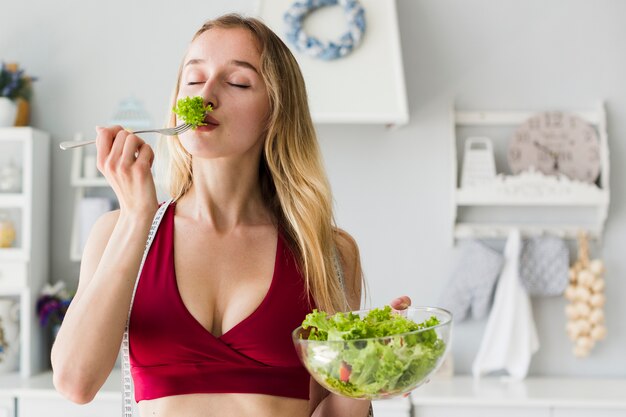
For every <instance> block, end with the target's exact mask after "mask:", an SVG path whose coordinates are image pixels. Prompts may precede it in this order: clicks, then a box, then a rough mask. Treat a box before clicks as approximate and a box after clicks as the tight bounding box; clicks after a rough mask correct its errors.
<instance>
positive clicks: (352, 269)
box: [335, 228, 363, 310]
mask: <svg viewBox="0 0 626 417" xmlns="http://www.w3.org/2000/svg"><path fill="white" fill-rule="evenodd" d="M335 244H336V245H337V250H338V251H339V257H340V258H341V266H342V268H343V272H344V278H345V287H346V296H347V297H348V302H349V303H350V307H351V308H352V309H355V310H356V309H358V308H360V303H361V290H362V286H363V273H362V271H361V256H360V254H359V247H358V245H357V243H356V241H355V240H354V238H353V237H352V236H351V235H350V234H349V233H348V232H346V231H345V230H343V229H339V228H337V229H335Z"/></svg>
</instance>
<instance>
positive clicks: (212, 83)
mask: <svg viewBox="0 0 626 417" xmlns="http://www.w3.org/2000/svg"><path fill="white" fill-rule="evenodd" d="M217 83H218V81H217V80H208V81H207V82H205V83H204V86H203V87H202V91H201V92H200V95H201V96H202V98H203V99H204V102H205V103H206V104H207V105H208V104H210V105H211V107H212V108H213V110H215V109H216V108H217V106H218V105H219V101H218V99H217V89H218V88H219V86H218V84H217Z"/></svg>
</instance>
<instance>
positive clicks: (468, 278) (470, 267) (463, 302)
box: [439, 240, 504, 321]
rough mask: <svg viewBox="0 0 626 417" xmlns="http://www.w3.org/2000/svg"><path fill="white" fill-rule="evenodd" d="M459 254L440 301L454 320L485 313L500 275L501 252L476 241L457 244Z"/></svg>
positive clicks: (482, 316)
mask: <svg viewBox="0 0 626 417" xmlns="http://www.w3.org/2000/svg"><path fill="white" fill-rule="evenodd" d="M459 251H460V252H459V257H458V260H457V262H456V264H455V267H454V269H453V272H452V276H451V277H450V279H449V281H448V284H447V286H446V288H445V289H444V291H443V293H442V294H441V298H440V301H439V304H440V305H441V306H442V307H444V308H447V309H448V310H450V312H451V313H452V315H453V317H454V320H455V321H462V320H465V319H466V318H467V316H468V315H469V312H470V309H471V315H472V318H474V319H482V318H484V317H486V316H487V313H488V312H489V309H490V307H491V302H492V300H493V291H494V287H495V283H496V281H497V279H498V276H499V275H500V270H501V269H502V264H503V261H504V258H503V256H502V254H500V253H498V252H496V251H495V250H493V249H491V248H489V247H487V246H486V245H484V244H482V243H480V242H479V241H477V240H468V241H464V242H462V243H461V244H459Z"/></svg>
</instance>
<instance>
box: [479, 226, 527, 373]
mask: <svg viewBox="0 0 626 417" xmlns="http://www.w3.org/2000/svg"><path fill="white" fill-rule="evenodd" d="M521 247H522V241H521V237H520V232H519V230H516V229H513V230H512V231H511V233H510V234H509V237H508V239H507V241H506V246H505V249H504V266H503V268H502V273H501V274H500V279H499V281H498V285H497V288H496V293H495V296H494V301H493V307H492V309H491V313H490V314H489V318H488V319H487V326H486V328H485V334H484V336H483V340H482V341H481V344H480V348H479V350H478V354H477V355H476V359H475V360H474V364H473V365H472V373H473V374H474V377H476V378H477V377H480V376H481V375H485V374H487V373H490V372H493V371H500V370H505V371H507V372H508V374H509V375H510V376H511V377H512V378H513V379H524V378H525V377H526V375H527V373H528V366H529V365H530V359H531V357H532V355H533V354H534V353H535V352H536V351H537V349H539V340H538V338H537V330H536V329H535V322H534V321H533V313H532V308H531V304H530V298H529V296H528V294H527V293H526V291H525V290H524V287H523V286H522V283H521V282H520V279H519V260H520V253H521Z"/></svg>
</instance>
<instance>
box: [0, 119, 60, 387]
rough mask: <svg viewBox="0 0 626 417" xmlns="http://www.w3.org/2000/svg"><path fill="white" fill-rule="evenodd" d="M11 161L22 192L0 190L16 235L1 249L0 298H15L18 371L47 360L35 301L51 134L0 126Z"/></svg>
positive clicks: (44, 240)
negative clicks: (15, 166) (18, 169)
mask: <svg viewBox="0 0 626 417" xmlns="http://www.w3.org/2000/svg"><path fill="white" fill-rule="evenodd" d="M8 160H13V161H15V162H16V163H17V166H18V168H20V171H21V178H22V181H21V183H22V186H21V191H19V192H14V193H0V210H5V211H7V212H8V213H10V218H11V219H12V220H13V223H14V224H15V229H16V232H17V238H16V241H15V243H14V244H13V247H10V248H0V298H13V299H16V300H18V302H19V303H20V317H19V322H20V352H19V371H18V372H19V375H20V376H21V377H28V376H31V375H34V374H36V373H38V372H41V371H42V370H43V369H44V366H45V363H46V362H47V359H46V356H45V349H44V343H43V342H44V341H43V330H42V329H41V328H40V326H39V323H38V321H37V317H36V311H35V305H36V302H37V297H38V296H39V292H40V290H41V288H42V287H43V285H44V284H45V283H47V282H48V279H49V277H48V270H49V245H48V239H49V232H48V230H49V225H50V222H49V217H50V215H49V200H50V191H49V190H50V183H49V181H50V136H49V134H48V133H46V132H42V131H40V130H37V129H33V128H30V127H14V128H0V165H2V164H5V163H7V161H8Z"/></svg>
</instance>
